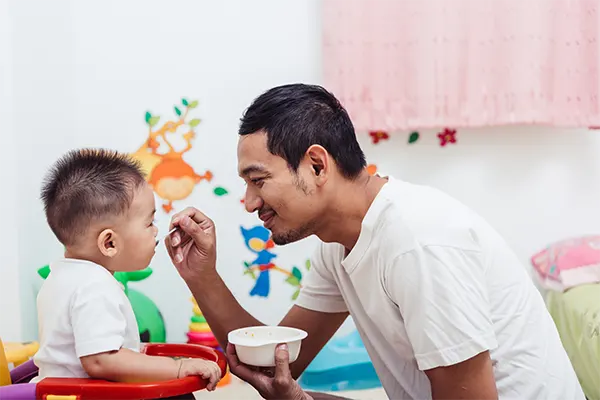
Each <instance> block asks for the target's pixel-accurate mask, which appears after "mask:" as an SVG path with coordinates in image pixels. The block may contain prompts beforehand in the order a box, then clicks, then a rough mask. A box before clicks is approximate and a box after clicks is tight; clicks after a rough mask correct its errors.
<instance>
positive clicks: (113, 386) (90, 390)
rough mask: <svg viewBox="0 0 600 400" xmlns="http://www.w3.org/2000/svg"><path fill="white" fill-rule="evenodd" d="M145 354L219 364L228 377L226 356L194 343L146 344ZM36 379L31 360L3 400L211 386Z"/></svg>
mask: <svg viewBox="0 0 600 400" xmlns="http://www.w3.org/2000/svg"><path fill="white" fill-rule="evenodd" d="M1 349H2V348H1V347H0V362H2V361H3V360H4V358H5V357H4V352H3V351H1ZM141 352H142V353H145V354H148V355H151V356H165V357H188V358H203V359H207V360H212V361H215V362H216V363H218V364H219V367H220V368H221V374H225V373H226V371H227V361H226V360H225V356H224V354H223V353H222V352H221V351H217V350H214V349H211V348H209V347H206V346H200V345H193V344H146V345H145V346H144V347H143V348H142V349H141ZM4 364H6V363H4ZM5 367H6V366H3V365H0V380H2V370H3V368H5ZM6 369H7V367H6ZM34 376H37V368H36V366H35V364H34V363H33V361H31V360H30V361H28V362H26V363H24V364H22V365H20V366H19V367H16V368H14V369H13V370H12V371H10V381H12V382H13V383H12V384H9V385H7V386H3V387H0V399H11V400H49V399H51V398H55V399H59V398H63V399H74V400H75V399H77V400H103V399H122V400H138V399H140V400H141V399H164V398H169V397H174V396H181V395H185V394H189V393H192V392H195V391H198V390H202V389H204V388H206V385H207V381H206V380H205V379H202V378H201V377H199V376H188V377H186V378H182V379H173V380H169V381H162V382H144V383H121V382H109V381H105V380H99V379H75V378H46V379H42V380H41V381H40V382H38V383H37V384H36V383H28V382H29V381H30V380H31V379H32V378H33V377H34ZM9 383H10V382H9Z"/></svg>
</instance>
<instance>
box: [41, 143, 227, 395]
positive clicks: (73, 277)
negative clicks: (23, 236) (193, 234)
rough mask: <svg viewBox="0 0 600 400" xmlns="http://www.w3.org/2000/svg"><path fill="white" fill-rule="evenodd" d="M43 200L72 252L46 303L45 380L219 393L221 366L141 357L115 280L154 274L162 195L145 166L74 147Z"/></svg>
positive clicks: (45, 289) (54, 267)
mask: <svg viewBox="0 0 600 400" xmlns="http://www.w3.org/2000/svg"><path fill="white" fill-rule="evenodd" d="M42 200H43V202H44V208H45V212H46V219H47V221H48V224H49V225H50V228H51V229H52V232H54V234H55V235H56V237H57V238H58V240H59V241H60V242H61V243H62V244H63V245H64V247H65V256H64V258H63V259H61V260H58V261H56V262H54V263H52V264H50V270H51V272H50V275H49V276H48V278H47V279H46V280H45V281H44V284H43V285H42V288H41V290H40V292H39V294H38V297H37V309H38V323H39V339H40V349H39V351H38V352H37V354H36V355H35V357H34V362H35V364H36V365H37V366H38V368H39V376H38V377H37V378H36V381H39V380H41V379H43V378H46V377H72V378H88V377H91V378H97V379H106V380H111V381H119V382H142V381H161V380H169V379H176V378H182V377H185V376H189V375H200V376H202V377H203V378H206V379H208V380H209V381H210V383H209V385H208V386H207V389H208V390H214V388H215V386H216V384H217V382H218V381H219V379H220V374H221V371H220V369H219V367H218V365H217V364H216V363H214V362H212V361H207V360H202V359H179V360H174V359H172V358H169V357H156V356H148V355H145V354H142V353H140V352H139V349H140V338H139V333H138V326H137V322H136V319H135V315H134V313H133V310H132V308H131V304H130V303H129V300H128V299H127V297H126V296H125V293H124V291H123V289H122V287H121V286H120V284H119V282H118V281H117V280H116V279H115V278H114V277H113V274H114V273H115V272H117V271H136V270H141V269H144V268H146V267H147V266H148V265H149V263H150V260H151V259H152V257H153V256H154V252H155V248H156V245H157V242H156V235H157V228H156V226H154V213H155V203H154V194H153V192H152V190H151V188H150V187H149V185H148V184H147V183H146V181H145V179H144V176H143V173H142V171H141V169H140V166H139V165H138V164H137V163H136V162H135V161H133V160H132V159H131V158H129V157H128V156H126V155H123V154H120V153H117V152H113V151H108V150H77V151H71V152H69V153H68V154H66V155H65V156H63V157H62V158H61V159H60V160H58V162H57V163H56V164H55V165H54V166H53V168H52V170H51V171H50V173H49V175H48V176H47V178H46V180H45V182H44V185H43V189H42Z"/></svg>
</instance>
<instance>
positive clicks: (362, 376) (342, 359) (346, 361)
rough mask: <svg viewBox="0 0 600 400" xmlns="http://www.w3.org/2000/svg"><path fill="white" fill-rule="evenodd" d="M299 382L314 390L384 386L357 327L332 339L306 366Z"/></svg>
mask: <svg viewBox="0 0 600 400" xmlns="http://www.w3.org/2000/svg"><path fill="white" fill-rule="evenodd" d="M298 382H299V383H300V386H302V388H303V389H306V390H314V391H340V390H362V389H372V388H377V387H381V382H380V381H379V378H378V377H377V373H376V372H375V368H374V367H373V363H371V359H370V358H369V355H368V354H367V350H366V349H365V346H364V344H363V342H362V340H361V338H360V335H359V334H358V332H357V331H354V332H352V333H350V334H349V335H346V336H343V337H340V338H335V337H334V338H333V339H331V340H330V341H329V343H327V344H326V345H325V347H324V348H323V350H321V351H320V352H319V354H317V356H316V357H315V359H314V360H313V361H312V363H310V365H309V366H308V367H307V368H306V370H305V371H304V373H303V374H302V376H300V379H299V380H298Z"/></svg>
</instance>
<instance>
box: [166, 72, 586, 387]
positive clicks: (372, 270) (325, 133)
mask: <svg viewBox="0 0 600 400" xmlns="http://www.w3.org/2000/svg"><path fill="white" fill-rule="evenodd" d="M239 135H240V138H239V143H238V169H239V174H240V176H241V177H242V178H243V179H244V180H245V181H246V183H247V189H246V197H245V204H246V208H247V210H248V211H249V212H258V216H259V217H260V219H261V220H263V221H264V226H265V227H266V228H268V229H269V230H271V232H272V235H273V236H272V237H273V240H274V242H275V243H277V244H279V245H284V244H287V243H291V242H295V241H298V240H301V239H303V238H305V237H308V236H310V235H317V236H318V237H319V238H320V239H321V240H322V242H323V243H322V244H321V245H320V246H319V248H318V249H317V251H316V253H315V256H314V258H313V260H312V268H311V271H310V273H309V274H308V275H307V277H306V279H305V281H304V282H303V284H304V288H303V289H302V291H301V293H300V296H299V297H298V299H297V302H296V304H295V305H294V306H293V307H292V308H291V310H290V311H289V313H288V314H287V315H286V316H285V317H284V319H283V320H282V321H281V325H286V326H292V327H297V328H300V329H303V330H305V331H307V332H308V337H307V339H305V340H304V342H303V344H302V350H301V353H300V356H299V357H298V360H297V361H296V362H294V363H293V364H292V365H291V366H290V368H291V371H290V373H287V372H286V371H285V368H282V367H281V366H280V368H279V370H278V375H277V377H275V378H271V377H269V376H267V375H260V374H259V373H258V372H253V371H252V370H251V369H249V368H247V367H243V366H240V365H239V363H238V362H237V359H236V358H235V355H234V354H233V352H232V350H231V348H229V355H230V360H232V361H233V362H232V365H233V366H232V370H233V371H234V372H235V373H238V375H240V376H241V377H242V378H243V379H246V380H248V381H250V383H252V384H253V385H254V386H255V387H256V388H257V389H258V390H259V392H260V393H261V394H262V395H263V397H267V398H277V397H279V398H284V397H285V396H287V395H288V394H289V393H291V392H289V393H288V392H286V391H290V390H291V391H293V396H299V395H298V390H297V389H298V388H296V387H295V386H294V384H293V383H291V382H293V381H292V380H291V379H288V376H290V374H291V376H293V377H294V378H297V377H298V376H299V375H300V374H301V373H302V371H303V370H304V369H305V368H306V367H307V365H308V364H309V363H310V362H311V361H312V360H313V358H314V357H315V356H316V355H317V353H318V352H319V351H320V350H321V348H322V347H323V346H324V345H325V343H326V342H327V341H328V340H329V339H330V338H331V337H332V335H333V334H334V333H335V332H336V330H337V329H338V328H339V327H340V325H341V324H342V322H343V321H344V320H345V319H346V317H347V316H348V314H350V315H352V317H353V319H354V322H355V323H356V327H357V329H358V331H359V332H360V334H361V337H362V339H363V341H364V343H365V347H366V348H367V350H368V352H369V355H370V357H371V360H372V361H373V365H374V366H375V369H376V370H377V374H378V375H379V378H380V380H381V382H382V384H383V386H384V388H385V390H386V392H387V394H388V396H389V397H390V398H391V399H425V398H433V399H496V398H502V399H507V398H511V399H584V395H583V393H582V391H581V388H580V386H579V383H578V381H577V378H576V376H575V373H574V371H573V368H572V366H571V363H570V361H569V359H568V357H567V355H566V353H565V351H564V349H563V347H562V344H561V342H560V338H559V336H558V333H557V330H556V328H555V326H554V324H553V321H552V319H551V317H550V315H549V314H548V312H547V311H546V308H545V306H544V302H543V300H542V297H541V296H540V294H539V293H538V291H537V290H536V289H535V287H534V285H533V283H532V282H531V280H530V278H529V276H528V275H527V273H526V271H525V269H524V267H523V266H522V265H521V263H520V261H519V260H518V259H517V257H516V256H515V254H514V253H513V252H512V251H511V250H510V249H509V247H508V245H507V244H506V243H505V241H504V240H503V239H502V238H501V237H500V236H499V235H498V233H496V232H495V231H494V230H493V229H492V228H491V227H490V226H489V225H488V224H487V223H486V222H485V221H484V220H483V219H482V218H481V217H479V216H478V215H476V214H475V213H474V212H473V211H471V210H470V209H469V208H467V207H466V206H464V205H463V204H461V203H459V202H458V201H456V200H455V199H453V198H451V197H449V196H448V195H446V194H444V193H441V192H440V191H438V190H435V189H432V188H428V187H423V186H418V185H414V184H410V183H407V182H403V181H400V180H398V179H394V178H392V177H379V176H370V175H369V174H368V173H367V171H366V169H365V164H366V163H365V157H364V155H363V152H362V150H361V149H360V146H359V144H358V142H357V141H356V136H355V132H354V128H353V125H352V123H351V121H350V119H349V117H348V115H347V113H346V111H345V110H344V108H343V107H342V106H341V105H340V104H339V102H338V101H337V100H336V98H335V97H334V96H333V95H332V94H330V93H328V92H327V91H326V90H324V89H323V88H321V87H318V86H309V85H301V84H296V85H285V86H280V87H276V88H274V89H271V90H269V91H267V92H266V93H264V94H262V95H261V96H259V97H258V98H257V99H256V100H255V101H254V103H253V104H252V105H251V106H250V107H249V108H248V110H247V111H246V113H245V115H244V116H243V118H242V121H241V126H240V130H239ZM172 226H179V227H180V228H181V229H180V231H179V232H177V233H174V234H173V235H172V238H171V240H170V241H168V242H167V248H168V250H169V252H170V255H171V257H172V259H173V261H174V263H175V265H176V267H177V269H178V271H179V273H180V274H181V276H182V277H183V279H184V280H185V281H186V282H187V284H188V286H189V288H190V289H191V291H192V293H193V294H194V296H195V297H196V300H197V301H198V304H199V305H200V308H202V310H203V311H204V313H205V316H206V318H207V321H208V323H209V324H210V326H211V328H212V330H213V332H214V333H215V335H216V336H217V338H218V339H219V342H220V343H221V345H222V346H223V347H225V346H226V344H227V343H226V342H227V337H226V336H227V333H228V332H229V331H231V330H233V329H237V328H240V327H245V326H250V325H260V324H261V323H260V322H259V321H258V320H256V319H255V318H253V317H252V316H251V315H250V314H248V313H247V312H246V311H245V310H243V309H242V308H241V306H240V305H239V304H238V302H237V301H236V300H235V299H234V297H233V296H232V294H231V292H230V291H229V290H228V289H227V287H226V286H225V285H224V283H223V281H222V280H221V278H220V277H219V275H218V274H217V272H216V270H215V263H216V254H215V240H216V239H215V227H214V225H213V223H212V221H211V220H210V219H209V218H208V217H206V216H205V215H204V214H202V213H201V212H199V211H198V210H195V209H187V210H185V211H183V212H181V213H179V214H177V215H175V216H174V218H173V221H172ZM282 352H283V353H282ZM282 354H283V355H282ZM278 360H279V364H282V363H283V364H285V354H284V350H280V353H279V356H278ZM281 360H283V361H281Z"/></svg>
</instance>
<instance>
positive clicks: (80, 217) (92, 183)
mask: <svg viewBox="0 0 600 400" xmlns="http://www.w3.org/2000/svg"><path fill="white" fill-rule="evenodd" d="M144 182H145V179H144V173H143V172H142V169H141V167H140V165H139V163H137V162H136V161H135V160H133V159H132V158H131V157H130V156H129V155H127V154H122V153H119V152H117V151H113V150H106V149H79V150H72V151H70V152H68V153H67V154H65V155H64V156H62V157H61V158H60V159H59V160H58V161H57V162H56V163H55V164H54V165H53V166H52V168H51V170H50V173H49V174H48V175H47V177H46V179H45V180H44V184H43V186H42V195H41V197H42V201H43V202H44V210H45V212H46V220H47V221H48V224H49V225H50V229H52V232H54V234H55V235H56V237H57V238H58V240H59V241H60V242H61V243H62V244H63V245H65V246H69V245H72V244H74V243H75V241H76V239H77V238H78V237H80V236H82V235H84V234H85V233H86V231H87V229H88V227H89V225H90V223H92V222H93V221H95V220H98V219H102V218H106V217H110V216H115V215H120V214H123V213H125V212H126V211H127V210H128V209H129V207H130V205H131V202H132V200H133V195H134V193H135V190H136V189H137V188H139V187H140V186H141V185H142V184H143V183H144Z"/></svg>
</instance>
